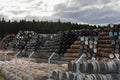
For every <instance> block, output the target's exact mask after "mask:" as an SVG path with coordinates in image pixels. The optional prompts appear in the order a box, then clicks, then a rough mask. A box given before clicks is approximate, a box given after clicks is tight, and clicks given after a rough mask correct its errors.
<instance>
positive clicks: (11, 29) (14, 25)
mask: <svg viewBox="0 0 120 80" xmlns="http://www.w3.org/2000/svg"><path fill="white" fill-rule="evenodd" d="M95 28H97V27H96V26H95V25H94V26H92V25H86V24H83V25H81V24H77V23H70V22H61V21H60V20H58V22H48V21H35V20H33V21H26V20H21V21H19V22H17V21H10V20H9V21H5V20H4V19H2V20H0V37H4V36H5V35H6V34H12V33H13V34H16V33H17V32H18V31H20V30H21V31H24V30H32V31H36V32H37V33H42V34H43V33H44V34H47V33H57V32H58V31H65V30H73V29H95Z"/></svg>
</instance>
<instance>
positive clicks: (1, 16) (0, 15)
mask: <svg viewBox="0 0 120 80" xmlns="http://www.w3.org/2000/svg"><path fill="white" fill-rule="evenodd" d="M2 18H4V19H5V20H8V16H6V15H4V14H0V19H2Z"/></svg>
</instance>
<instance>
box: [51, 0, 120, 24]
mask: <svg viewBox="0 0 120 80" xmlns="http://www.w3.org/2000/svg"><path fill="white" fill-rule="evenodd" d="M88 1H89V2H88ZM92 1H94V2H93V3H92ZM92 1H91V2H90V0H86V1H85V0H74V1H73V3H71V4H73V5H74V6H73V5H71V6H69V7H68V6H67V5H66V4H58V5H56V6H55V8H54V11H55V14H54V15H53V16H57V17H60V18H61V19H65V20H67V19H68V21H69V20H71V21H76V22H85V23H90V24H108V23H111V22H112V23H115V22H118V21H119V20H120V19H119V18H120V15H119V14H120V12H119V11H114V10H112V9H111V7H108V6H106V5H105V4H107V3H110V0H106V1H105V0H99V1H97V0H92ZM71 2H72V1H71ZM98 2H99V3H100V4H103V5H104V7H102V8H100V9H98V8H96V7H91V5H93V4H94V3H98ZM75 4H76V5H77V7H76V6H75ZM78 4H81V5H79V7H78ZM85 6H90V7H91V8H88V9H85V10H81V9H82V8H83V7H85ZM80 8H81V9H80Z"/></svg>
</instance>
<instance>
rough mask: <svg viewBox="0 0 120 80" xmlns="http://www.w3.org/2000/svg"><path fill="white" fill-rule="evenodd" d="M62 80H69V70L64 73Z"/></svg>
mask: <svg viewBox="0 0 120 80" xmlns="http://www.w3.org/2000/svg"><path fill="white" fill-rule="evenodd" d="M62 80H69V73H68V72H64V73H63V77H62Z"/></svg>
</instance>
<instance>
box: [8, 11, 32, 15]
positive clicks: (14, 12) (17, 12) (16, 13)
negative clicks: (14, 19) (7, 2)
mask: <svg viewBox="0 0 120 80" xmlns="http://www.w3.org/2000/svg"><path fill="white" fill-rule="evenodd" d="M9 12H11V13H13V14H14V15H19V14H24V13H29V12H30V11H26V10H19V11H18V10H11V11H9Z"/></svg>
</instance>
